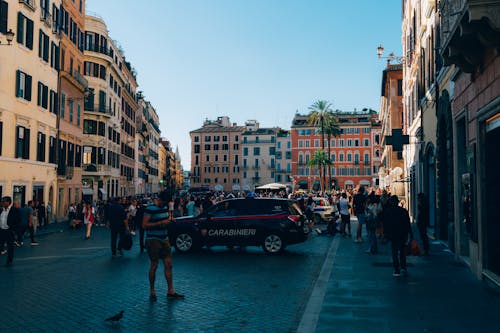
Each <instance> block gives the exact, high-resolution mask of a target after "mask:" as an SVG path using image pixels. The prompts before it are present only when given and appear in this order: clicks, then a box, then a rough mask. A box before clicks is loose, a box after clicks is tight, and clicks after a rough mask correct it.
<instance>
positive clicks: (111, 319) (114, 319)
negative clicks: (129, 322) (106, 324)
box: [104, 310, 125, 323]
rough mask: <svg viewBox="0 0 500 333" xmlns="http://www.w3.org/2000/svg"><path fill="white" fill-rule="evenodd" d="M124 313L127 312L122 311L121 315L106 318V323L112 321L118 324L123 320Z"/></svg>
mask: <svg viewBox="0 0 500 333" xmlns="http://www.w3.org/2000/svg"><path fill="white" fill-rule="evenodd" d="M123 312H125V311H123V310H121V311H120V312H119V313H117V314H115V315H114V316H112V317H109V318H106V319H105V320H104V321H111V322H113V323H117V322H119V321H120V319H122V318H123Z"/></svg>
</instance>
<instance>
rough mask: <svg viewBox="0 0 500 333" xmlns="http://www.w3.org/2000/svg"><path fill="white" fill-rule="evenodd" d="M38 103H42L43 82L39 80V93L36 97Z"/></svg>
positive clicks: (39, 104)
mask: <svg viewBox="0 0 500 333" xmlns="http://www.w3.org/2000/svg"><path fill="white" fill-rule="evenodd" d="M36 105H38V106H41V105H42V83H41V82H40V81H38V95H37V98H36Z"/></svg>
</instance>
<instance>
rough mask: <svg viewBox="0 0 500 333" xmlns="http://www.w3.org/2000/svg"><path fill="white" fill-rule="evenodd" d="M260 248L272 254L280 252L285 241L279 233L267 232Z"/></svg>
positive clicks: (283, 247)
mask: <svg viewBox="0 0 500 333" xmlns="http://www.w3.org/2000/svg"><path fill="white" fill-rule="evenodd" d="M262 249H263V250H264V251H265V252H266V253H270V254H274V253H278V252H281V251H283V250H284V249H285V243H284V242H283V239H282V238H281V236H280V235H279V234H276V233H271V234H268V235H267V236H266V237H265V238H264V241H263V242H262Z"/></svg>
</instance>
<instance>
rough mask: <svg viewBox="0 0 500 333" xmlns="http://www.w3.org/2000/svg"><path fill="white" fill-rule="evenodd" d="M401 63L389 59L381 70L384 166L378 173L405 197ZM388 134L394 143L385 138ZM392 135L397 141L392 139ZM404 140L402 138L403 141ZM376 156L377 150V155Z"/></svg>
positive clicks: (387, 185) (382, 183) (383, 182)
mask: <svg viewBox="0 0 500 333" xmlns="http://www.w3.org/2000/svg"><path fill="white" fill-rule="evenodd" d="M402 66H403V65H401V64H397V65H392V64H390V63H387V68H386V69H384V71H383V72H382V92H381V99H380V113H379V120H380V122H381V129H380V135H381V137H380V139H381V140H380V141H379V145H381V147H383V148H381V150H379V152H381V154H379V156H378V157H379V158H380V163H381V166H382V167H383V168H382V169H381V170H380V172H379V171H376V172H377V173H379V176H380V177H379V179H380V187H381V188H383V189H388V190H389V191H390V192H391V193H393V194H396V195H398V196H400V197H402V199H403V198H404V196H405V188H404V183H403V182H401V180H402V179H404V178H405V177H406V176H407V175H406V174H405V173H404V170H405V165H404V159H403V144H399V143H398V142H397V140H402V135H403V69H402ZM387 137H389V138H390V139H389V140H388V141H390V143H391V144H389V142H386V138H387ZM392 139H394V140H396V141H394V142H393V141H391V140H392ZM401 142H402V141H401ZM376 156H377V153H376V152H375V155H374V157H376Z"/></svg>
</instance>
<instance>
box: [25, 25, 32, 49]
mask: <svg viewBox="0 0 500 333" xmlns="http://www.w3.org/2000/svg"><path fill="white" fill-rule="evenodd" d="M26 21H27V25H26V47H27V48H28V49H30V50H33V21H32V20H30V19H26Z"/></svg>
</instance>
